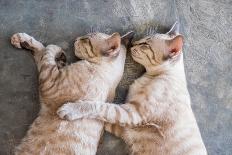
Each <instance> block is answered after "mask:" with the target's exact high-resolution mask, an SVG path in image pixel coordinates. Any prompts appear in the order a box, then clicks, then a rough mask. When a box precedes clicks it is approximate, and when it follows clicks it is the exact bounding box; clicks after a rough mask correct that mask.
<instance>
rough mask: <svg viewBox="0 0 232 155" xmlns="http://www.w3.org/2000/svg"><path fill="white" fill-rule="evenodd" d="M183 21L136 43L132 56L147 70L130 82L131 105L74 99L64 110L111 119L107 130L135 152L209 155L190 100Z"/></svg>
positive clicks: (69, 115) (78, 115)
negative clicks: (185, 70) (183, 48)
mask: <svg viewBox="0 0 232 155" xmlns="http://www.w3.org/2000/svg"><path fill="white" fill-rule="evenodd" d="M178 25H179V24H178V23H175V24H174V25H173V26H172V28H171V29H170V31H169V32H167V33H166V34H154V35H150V36H146V37H145V38H142V39H140V40H138V41H135V42H134V43H133V47H131V55H132V57H133V59H134V60H135V61H136V62H138V63H140V64H141V65H143V66H144V67H145V69H146V72H145V73H144V75H142V76H141V77H140V78H139V79H137V80H135V81H134V83H133V84H132V85H131V86H130V88H129V93H128V96H127V100H126V103H125V104H122V105H117V104H110V103H104V102H102V101H79V102H77V103H75V102H74V103H73V102H69V103H67V104H64V105H63V106H62V107H61V108H60V109H59V110H58V112H57V113H58V115H59V116H60V117H61V118H65V119H67V120H70V121H71V120H74V119H79V118H96V119H99V120H101V121H105V122H106V123H107V124H106V125H105V129H106V130H107V131H109V132H111V133H113V134H115V135H116V136H118V137H121V138H122V139H123V140H124V141H125V142H126V143H127V144H128V146H129V149H130V153H131V154H133V155H206V154H207V151H206V148H205V146H204V143H203V140H202V138H201V134H200V131H199V128H198V125H197V122H196V120H195V117H194V114H193V112H192V109H191V105H190V96H189V92H188V89H187V84H186V78H185V72H184V64H183V53H182V46H183V36H182V35H180V34H179V32H178V30H179V28H178V27H179V26H178Z"/></svg>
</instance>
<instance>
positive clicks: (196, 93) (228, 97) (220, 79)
mask: <svg viewBox="0 0 232 155" xmlns="http://www.w3.org/2000/svg"><path fill="white" fill-rule="evenodd" d="M175 20H179V21H180V23H181V32H182V34H183V35H184V36H185V46H184V54H185V67H186V74H187V81H188V87H189V91H190V94H191V98H192V107H193V110H194V112H195V116H196V118H197V121H198V124H199V127H200V130H201V133H202V137H203V139H204V142H205V145H206V147H207V150H208V152H209V154H210V155H231V154H232V131H231V128H232V89H231V88H232V72H231V68H232V63H231V62H232V61H231V60H232V39H231V38H232V37H231V36H232V0H194V1H190V0H143V1H140V0H128V1H124V0H111V1H110V0H95V1H92V0H79V1H78V0H69V1H63V0H56V1H52V0H50V1H48V0H30V1H26V0H10V1H8V0H0V106H1V108H0V155H5V154H13V148H14V146H15V145H17V144H18V142H19V141H20V139H21V138H22V137H23V136H24V135H25V133H26V131H27V129H28V126H29V125H30V124H31V123H32V121H33V120H34V118H35V117H36V115H37V112H38V109H39V103H38V93H37V89H38V82H37V71H36V67H35V64H34V62H33V60H32V58H31V56H30V55H29V54H28V53H27V52H25V51H22V50H21V51H20V50H17V49H15V48H13V47H12V46H11V44H10V42H9V39H10V36H11V35H12V34H13V33H15V32H26V33H28V34H31V35H33V36H35V38H37V39H38V40H40V41H42V42H43V43H45V44H50V43H52V44H57V45H59V46H61V47H63V48H64V49H65V50H66V51H67V55H68V60H69V62H75V61H76V58H75V57H74V54H73V41H74V39H75V38H76V37H77V36H80V35H83V34H86V33H88V32H90V31H92V30H95V31H102V32H106V33H112V32H115V31H119V32H120V33H124V32H126V31H128V30H134V31H135V32H136V33H137V34H138V35H137V37H138V38H139V37H141V36H143V35H144V34H147V33H148V32H149V29H155V30H156V31H158V32H164V31H165V30H166V28H167V27H168V26H170V25H171V24H172V23H173V22H174V21H175ZM142 72H143V68H142V67H141V66H139V65H138V64H135V63H134V62H133V61H132V60H131V58H130V57H128V58H127V63H126V73H125V75H124V78H123V81H122V82H121V84H120V86H119V88H118V96H117V99H116V101H117V102H121V101H123V99H124V98H125V95H126V92H127V89H128V85H129V84H131V82H132V81H133V80H134V79H135V78H137V77H138V76H139V75H141V73H142ZM126 152H127V149H126V146H125V144H124V143H123V142H122V141H121V140H119V139H116V138H115V137H113V136H111V135H109V134H105V136H104V139H103V144H102V145H101V146H100V148H99V152H98V154H99V155H100V154H102V155H107V154H110V155H122V154H126Z"/></svg>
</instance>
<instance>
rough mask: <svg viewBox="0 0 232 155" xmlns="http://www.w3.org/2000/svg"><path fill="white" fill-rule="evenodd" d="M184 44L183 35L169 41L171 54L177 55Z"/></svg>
mask: <svg viewBox="0 0 232 155" xmlns="http://www.w3.org/2000/svg"><path fill="white" fill-rule="evenodd" d="M182 46H183V37H182V36H181V35H178V36H176V37H175V38H174V39H172V40H170V41H169V55H172V56H174V55H176V54H177V53H178V52H179V51H180V50H181V49H182Z"/></svg>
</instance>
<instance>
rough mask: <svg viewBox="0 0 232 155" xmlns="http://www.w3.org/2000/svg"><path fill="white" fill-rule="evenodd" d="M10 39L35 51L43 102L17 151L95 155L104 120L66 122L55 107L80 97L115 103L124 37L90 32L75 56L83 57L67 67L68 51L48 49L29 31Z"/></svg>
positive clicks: (77, 44)
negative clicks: (66, 55)
mask: <svg viewBox="0 0 232 155" xmlns="http://www.w3.org/2000/svg"><path fill="white" fill-rule="evenodd" d="M129 34H132V33H129ZM130 36H131V35H130ZM123 38H124V39H125V38H127V36H124V37H123ZM11 43H12V44H13V45H14V46H15V47H17V48H22V47H23V48H26V49H29V50H32V51H33V54H34V59H35V62H36V64H37V68H38V71H39V93H40V102H41V110H40V112H39V116H38V117H37V118H36V120H35V121H34V122H33V124H32V125H31V127H30V129H29V131H28V133H27V135H26V137H24V138H23V140H22V142H21V144H20V145H19V146H18V147H17V148H16V155H27V154H28V155H37V154H41V155H94V154H96V151H97V146H98V142H99V139H100V136H101V134H102V130H103V127H104V124H103V122H102V121H100V120H93V119H82V120H77V121H73V122H68V121H65V120H61V119H60V118H59V117H58V116H57V115H56V111H57V109H58V108H59V107H60V106H61V105H62V104H63V103H65V102H68V101H69V102H71V101H77V100H79V99H81V100H86V99H88V100H100V101H103V102H105V101H112V99H113V98H114V92H115V89H116V87H117V85H118V83H119V81H120V79H121V77H122V74H123V70H124V63H125V58H126V49H125V47H124V46H121V38H120V35H119V34H118V33H114V34H112V35H111V36H109V35H107V34H103V33H92V34H88V35H86V36H84V37H79V38H77V39H76V42H75V44H74V46H75V54H76V56H77V57H79V58H81V59H83V60H82V61H79V62H77V63H73V64H71V65H69V66H65V62H64V61H65V55H64V51H63V50H62V49H61V48H60V47H58V46H56V45H48V46H47V47H44V46H43V45H42V43H40V42H38V41H36V40H35V39H34V38H33V37H31V36H29V35H27V34H25V33H17V34H15V35H13V36H12V38H11Z"/></svg>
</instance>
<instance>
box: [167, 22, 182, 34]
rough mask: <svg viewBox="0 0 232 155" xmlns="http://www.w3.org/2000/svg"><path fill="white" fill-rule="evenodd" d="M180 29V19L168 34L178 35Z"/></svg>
mask: <svg viewBox="0 0 232 155" xmlns="http://www.w3.org/2000/svg"><path fill="white" fill-rule="evenodd" d="M179 30H180V24H179V22H178V21H176V22H175V23H174V24H173V25H172V27H171V29H170V30H169V31H168V32H167V33H166V34H168V35H177V34H179Z"/></svg>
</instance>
